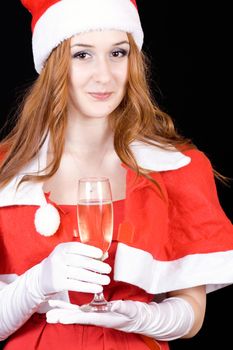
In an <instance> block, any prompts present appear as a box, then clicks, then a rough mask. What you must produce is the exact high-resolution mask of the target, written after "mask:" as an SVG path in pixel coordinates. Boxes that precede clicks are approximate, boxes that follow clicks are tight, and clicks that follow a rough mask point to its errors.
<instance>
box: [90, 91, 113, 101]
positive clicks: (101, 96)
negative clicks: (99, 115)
mask: <svg viewBox="0 0 233 350" xmlns="http://www.w3.org/2000/svg"><path fill="white" fill-rule="evenodd" d="M89 95H90V96H91V97H93V98H94V99H96V100H100V101H104V100H107V99H108V98H109V97H110V96H111V95H112V92H89Z"/></svg>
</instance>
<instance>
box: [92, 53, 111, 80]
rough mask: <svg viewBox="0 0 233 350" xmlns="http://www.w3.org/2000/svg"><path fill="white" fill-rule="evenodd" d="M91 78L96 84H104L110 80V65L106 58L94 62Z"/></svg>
mask: <svg viewBox="0 0 233 350" xmlns="http://www.w3.org/2000/svg"><path fill="white" fill-rule="evenodd" d="M93 76H94V80H95V81H96V82H97V83H102V84H106V83H108V82H109V81H110V80H111V76H112V70H111V63H110V62H109V60H108V59H107V58H106V57H101V58H99V59H98V60H96V64H95V70H94V74H93Z"/></svg>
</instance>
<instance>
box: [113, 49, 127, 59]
mask: <svg viewBox="0 0 233 350" xmlns="http://www.w3.org/2000/svg"><path fill="white" fill-rule="evenodd" d="M128 53H129V52H128V51H127V50H124V49H116V50H113V51H112V53H111V55H112V57H114V58H117V57H119V58H120V57H125V56H127V55H128Z"/></svg>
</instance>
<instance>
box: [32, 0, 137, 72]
mask: <svg viewBox="0 0 233 350" xmlns="http://www.w3.org/2000/svg"><path fill="white" fill-rule="evenodd" d="M91 30H121V31H124V32H127V33H131V34H132V36H133V38H134V40H135V42H136V44H137V46H138V47H139V49H141V47H142V44H143V30H142V27H141V22H140V18H139V14H138V11H137V8H136V6H135V5H134V4H133V3H132V1H130V0H61V1H58V2H56V3H55V4H54V5H52V6H50V7H49V8H48V9H47V10H46V11H45V12H44V13H43V15H42V16H41V17H40V18H39V19H38V21H37V23H36V25H35V28H34V31H33V37H32V46H33V56H34V64H35V68H36V70H37V72H38V73H40V72H41V70H42V68H43V66H44V63H45V61H46V59H47V58H48V56H49V55H50V53H51V52H52V50H53V49H54V48H55V47H57V46H58V45H59V44H60V43H61V42H62V41H63V40H65V39H68V38H70V37H72V36H73V35H75V34H78V33H83V32H88V31H91Z"/></svg>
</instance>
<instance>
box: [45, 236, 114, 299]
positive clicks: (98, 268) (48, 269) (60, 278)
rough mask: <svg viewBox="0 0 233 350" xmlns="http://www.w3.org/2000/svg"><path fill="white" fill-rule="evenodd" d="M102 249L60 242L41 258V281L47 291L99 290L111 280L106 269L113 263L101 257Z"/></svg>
mask: <svg viewBox="0 0 233 350" xmlns="http://www.w3.org/2000/svg"><path fill="white" fill-rule="evenodd" d="M102 255H103V252H102V251H101V249H99V248H96V247H93V246H90V245H87V244H82V243H79V242H68V243H61V244H59V245H58V246H57V247H56V248H55V249H54V250H53V252H52V253H51V254H50V255H49V256H48V257H47V258H46V259H44V260H43V261H42V262H41V264H40V265H41V269H40V276H39V284H40V287H41V290H42V293H43V294H44V295H48V294H52V293H56V292H61V291H64V290H69V291H75V292H85V293H99V292H102V290H103V287H102V285H106V284H109V282H110V278H109V277H108V276H106V275H105V274H106V273H109V272H110V271H111V267H110V265H108V264H106V263H104V262H103V261H101V260H99V259H101V257H102Z"/></svg>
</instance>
